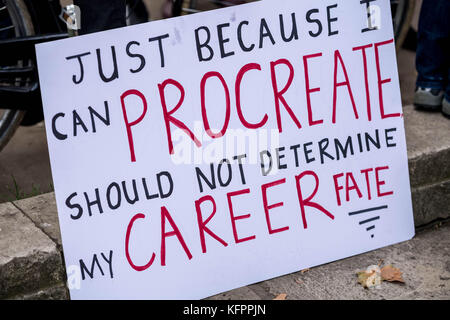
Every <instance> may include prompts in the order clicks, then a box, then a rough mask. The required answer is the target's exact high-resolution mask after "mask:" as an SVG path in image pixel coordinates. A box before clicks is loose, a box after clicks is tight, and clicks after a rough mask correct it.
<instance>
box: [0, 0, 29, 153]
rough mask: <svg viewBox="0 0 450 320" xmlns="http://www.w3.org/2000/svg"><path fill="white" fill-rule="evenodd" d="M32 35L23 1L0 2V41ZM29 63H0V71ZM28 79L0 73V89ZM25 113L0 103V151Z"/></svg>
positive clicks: (2, 0)
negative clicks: (4, 106)
mask: <svg viewBox="0 0 450 320" xmlns="http://www.w3.org/2000/svg"><path fill="white" fill-rule="evenodd" d="M32 34H34V28H33V24H32V21H31V18H30V15H29V12H28V9H27V7H26V6H25V3H24V2H23V0H0V39H2V40H4V39H10V38H14V37H22V36H27V35H32ZM31 63H32V62H31V61H17V60H14V61H5V60H4V59H2V60H1V61H0V71H1V70H2V69H3V70H4V69H8V68H14V67H24V66H28V65H31ZM27 81H28V79H23V78H14V79H11V78H9V79H8V78H2V76H1V73H0V87H1V86H7V87H19V86H23V85H24V84H26V83H27ZM24 115H25V111H21V110H8V109H4V108H2V105H1V101H0V151H1V150H2V149H3V147H4V146H5V145H6V143H7V142H8V141H9V140H10V139H11V137H12V135H13V134H14V132H15V131H16V129H17V127H18V126H19V125H20V122H21V121H22V118H23V116H24Z"/></svg>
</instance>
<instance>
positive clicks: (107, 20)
mask: <svg viewBox="0 0 450 320" xmlns="http://www.w3.org/2000/svg"><path fill="white" fill-rule="evenodd" d="M73 3H74V5H76V6H78V7H80V13H81V30H80V31H79V34H87V33H92V32H97V31H104V30H108V29H114V28H120V27H124V26H126V6H125V0H95V1H94V0H74V1H73Z"/></svg>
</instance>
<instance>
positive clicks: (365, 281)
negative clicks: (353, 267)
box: [357, 265, 382, 288]
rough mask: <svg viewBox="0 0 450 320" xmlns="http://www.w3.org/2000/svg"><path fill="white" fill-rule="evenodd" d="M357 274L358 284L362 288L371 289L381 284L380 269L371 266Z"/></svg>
mask: <svg viewBox="0 0 450 320" xmlns="http://www.w3.org/2000/svg"><path fill="white" fill-rule="evenodd" d="M357 274H358V282H359V283H360V284H361V285H362V286H363V287H364V288H372V287H376V286H379V285H380V284H381V281H382V279H381V270H380V267H378V266H376V265H372V266H369V267H367V269H366V271H360V272H358V273H357Z"/></svg>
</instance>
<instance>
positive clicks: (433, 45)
mask: <svg viewBox="0 0 450 320" xmlns="http://www.w3.org/2000/svg"><path fill="white" fill-rule="evenodd" d="M448 12H450V1H448V0H426V1H423V3H422V8H421V12H420V18H419V30H418V44H417V51H416V69H417V72H418V77H417V82H416V85H417V91H416V94H415V97H414V103H415V104H416V105H417V106H422V107H425V108H432V109H437V108H440V106H441V104H442V99H443V95H444V93H443V90H444V89H445V85H446V82H447V77H448V75H447V73H448V67H447V60H448V56H447V49H446V47H447V46H448V41H449V40H448V39H449V17H448Z"/></svg>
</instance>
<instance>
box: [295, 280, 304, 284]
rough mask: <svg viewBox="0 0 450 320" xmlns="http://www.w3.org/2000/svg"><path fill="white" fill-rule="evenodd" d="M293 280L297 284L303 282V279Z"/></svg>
mask: <svg viewBox="0 0 450 320" xmlns="http://www.w3.org/2000/svg"><path fill="white" fill-rule="evenodd" d="M295 282H296V283H297V284H303V281H302V280H300V279H295Z"/></svg>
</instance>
